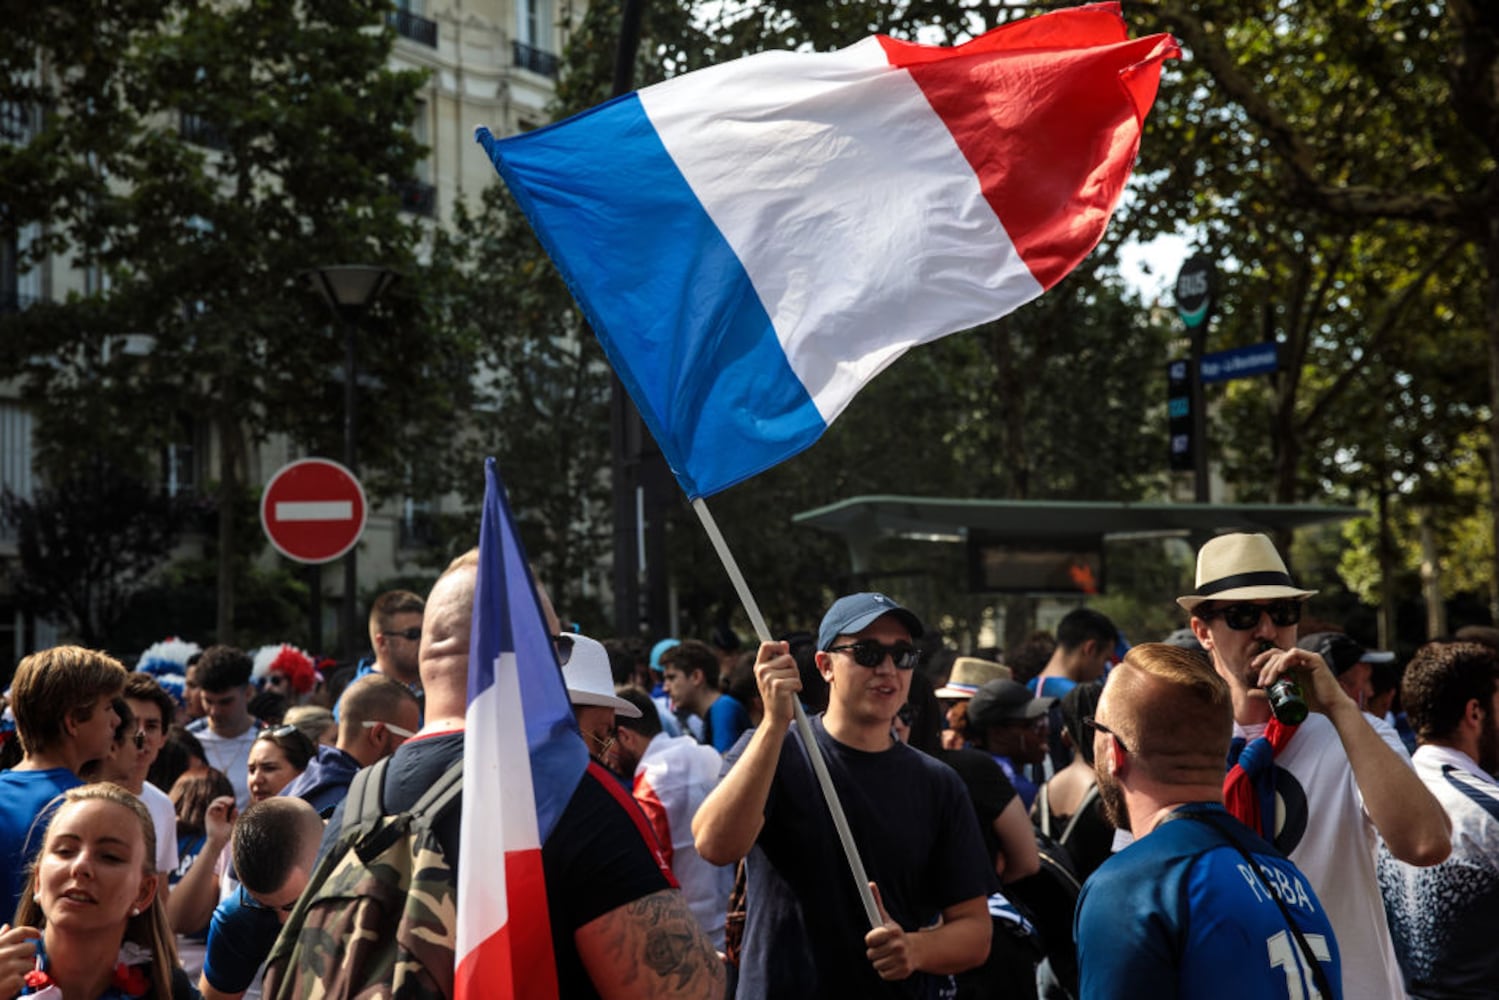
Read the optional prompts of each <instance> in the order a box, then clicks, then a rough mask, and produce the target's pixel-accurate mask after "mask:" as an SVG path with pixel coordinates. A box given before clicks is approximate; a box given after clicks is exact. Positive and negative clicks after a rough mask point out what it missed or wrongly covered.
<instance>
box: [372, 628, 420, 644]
mask: <svg viewBox="0 0 1499 1000" xmlns="http://www.w3.org/2000/svg"><path fill="white" fill-rule="evenodd" d="M380 634H381V635H391V636H399V637H400V638H402V639H405V640H406V641H407V642H420V641H421V638H422V630H421V627H420V626H416V627H413V628H403V629H401V631H399V632H387V631H384V630H381V632H380Z"/></svg>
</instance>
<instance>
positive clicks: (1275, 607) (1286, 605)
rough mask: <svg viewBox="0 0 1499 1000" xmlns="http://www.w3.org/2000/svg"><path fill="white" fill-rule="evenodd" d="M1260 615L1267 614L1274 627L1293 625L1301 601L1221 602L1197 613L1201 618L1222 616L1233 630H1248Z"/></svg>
mask: <svg viewBox="0 0 1499 1000" xmlns="http://www.w3.org/2000/svg"><path fill="white" fill-rule="evenodd" d="M1260 615H1269V616H1270V621H1271V622H1272V623H1273V624H1274V625H1275V627H1276V628H1285V627H1286V626H1287V625H1295V624H1296V623H1297V622H1299V621H1301V602H1300V601H1271V602H1270V603H1269V604H1250V603H1248V602H1247V601H1244V602H1240V603H1238V604H1221V605H1219V606H1218V607H1216V608H1211V609H1209V610H1207V611H1205V612H1199V613H1198V617H1199V618H1203V619H1211V618H1222V619H1223V623H1224V624H1225V625H1227V626H1228V627H1229V628H1231V629H1233V630H1234V631H1235V632H1248V631H1249V630H1250V629H1252V628H1254V627H1255V626H1256V625H1258V624H1259V623H1260Z"/></svg>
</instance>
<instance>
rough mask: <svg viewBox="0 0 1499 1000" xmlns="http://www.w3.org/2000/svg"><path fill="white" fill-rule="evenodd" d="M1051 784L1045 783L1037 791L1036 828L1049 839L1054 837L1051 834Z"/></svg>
mask: <svg viewBox="0 0 1499 1000" xmlns="http://www.w3.org/2000/svg"><path fill="white" fill-rule="evenodd" d="M1049 786H1050V783H1049V782H1048V783H1044V784H1042V785H1041V787H1040V788H1038V789H1036V806H1035V809H1036V828H1037V829H1038V830H1040V831H1041V832H1042V833H1044V834H1046V835H1047V836H1048V837H1051V836H1054V834H1053V833H1052V832H1051V791H1050V787H1049Z"/></svg>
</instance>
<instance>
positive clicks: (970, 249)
mask: <svg viewBox="0 0 1499 1000" xmlns="http://www.w3.org/2000/svg"><path fill="white" fill-rule="evenodd" d="M1178 54H1179V49H1178V46H1177V44H1176V42H1175V41H1174V40H1173V39H1172V38H1171V37H1170V36H1169V35H1153V36H1150V37H1148V38H1140V39H1135V40H1130V38H1129V37H1128V33H1127V31H1126V29H1125V25H1124V21H1123V18H1122V17H1121V15H1120V10H1119V5H1118V4H1117V3H1097V4H1091V5H1086V6H1082V7H1077V8H1072V9H1068V10H1061V11H1056V12H1053V13H1050V14H1045V15H1042V16H1040V17H1035V18H1030V19H1028V20H1024V21H1017V22H1015V23H1013V24H1009V25H1005V26H1003V27H1000V28H997V29H995V30H993V31H991V32H988V33H987V34H985V35H982V36H980V37H979V38H976V39H973V40H972V41H970V42H967V43H965V44H963V45H959V46H956V47H952V48H947V47H935V46H925V45H916V44H912V43H909V42H903V41H899V40H896V39H893V38H888V37H885V36H875V37H871V38H867V39H865V40H864V41H862V42H859V43H858V44H856V45H853V46H850V47H849V48H846V49H842V50H840V51H837V52H827V53H806V52H795V53H793V52H763V53H760V54H758V55H753V56H749V57H747V58H744V59H739V60H736V61H734V62H730V63H725V64H723V65H720V66H714V67H710V68H708V69H703V70H699V71H697V72H694V73H688V74H685V75H683V76H680V77H676V78H674V79H671V80H668V81H666V82H664V83H660V84H657V85H655V86H652V87H647V88H645V89H642V90H640V91H637V92H635V93H633V94H629V95H626V96H624V97H620V98H617V99H615V100H613V101H610V102H609V103H607V104H603V105H600V106H599V107H597V108H593V109H591V110H589V111H586V112H584V113H582V114H580V115H576V116H574V117H572V118H569V119H567V120H566V121H563V122H559V123H558V124H555V125H552V126H549V127H547V128H543V129H539V130H537V131H534V132H527V133H524V134H522V135H517V136H513V137H511V138H507V139H502V140H496V139H495V138H494V137H493V136H492V135H491V134H490V133H489V131H488V130H487V129H482V128H481V129H479V131H478V139H479V141H480V142H481V143H482V144H483V145H484V147H485V149H486V151H487V152H488V153H489V155H490V157H491V159H492V160H493V161H494V163H495V165H496V167H497V168H498V169H499V172H500V174H501V175H502V176H503V177H504V178H505V182H506V183H507V184H508V185H509V187H510V190H511V191H512V192H513V194H514V195H515V198H516V201H517V202H518V203H519V205H520V207H521V209H522V210H523V211H524V212H525V213H526V216H527V218H528V219H529V220H530V222H531V225H532V226H533V227H534V228H535V230H536V232H537V235H538V236H539V237H540V239H541V242H542V245H543V246H544V247H545V248H546V250H547V252H548V253H549V254H550V255H551V257H552V259H553V261H555V262H556V264H557V266H558V268H559V270H560V271H561V272H562V275H563V278H564V279H565V280H566V281H567V284H568V287H569V288H570V289H571V290H572V293H573V296H574V297H575V298H576V299H577V300H578V303H579V305H580V306H581V307H582V309H583V312H584V314H585V315H586V316H587V318H588V321H589V323H590V324H591V325H592V326H593V330H594V333H595V334H597V336H598V338H599V340H600V341H601V342H602V343H603V345H604V351H605V353H606V354H607V355H608V356H609V360H610V362H611V363H612V364H613V366H614V368H615V370H616V371H617V372H618V373H619V377H620V379H621V380H622V381H623V382H624V384H625V386H626V387H627V388H628V390H629V392H630V395H631V397H633V399H634V400H635V405H636V406H637V407H638V408H639V410H640V413H641V416H642V417H643V418H644V420H645V422H646V425H647V426H648V427H650V429H651V433H652V434H653V435H655V438H656V441H657V442H658V443H659V444H660V446H661V450H662V452H663V453H664V454H665V456H666V459H667V461H668V463H669V464H670V466H671V468H672V471H673V472H674V473H675V474H676V476H677V480H678V481H679V482H680V483H681V484H682V487H683V489H685V490H686V491H687V494H688V496H689V497H692V498H696V497H700V496H707V495H709V494H712V493H716V492H718V491H719V490H722V489H725V488H727V487H729V486H732V485H734V484H735V483H737V482H739V481H741V480H743V479H747V478H748V477H750V476H752V475H754V474H755V473H757V472H760V471H762V470H764V469H766V468H768V467H770V466H772V465H774V464H776V463H777V462H780V461H783V460H784V459H786V458H789V457H791V456H792V455H794V454H796V453H797V452H799V451H801V450H803V449H804V448H806V447H808V446H809V445H811V444H812V443H813V442H814V441H816V440H817V438H818V437H819V436H820V435H821V434H822V432H823V431H824V430H825V429H826V428H827V426H828V424H829V423H831V422H832V421H833V419H834V418H835V417H837V415H838V414H839V413H841V412H842V411H843V409H844V407H845V406H847V405H848V403H849V401H850V400H851V399H852V398H853V396H854V394H855V393H856V392H858V390H859V389H860V388H861V387H862V386H863V385H864V384H866V383H867V382H869V381H870V380H871V379H872V378H874V376H875V375H877V374H879V373H880V372H881V371H882V370H884V368H885V367H886V366H887V365H889V364H890V363H891V362H893V361H894V360H895V359H896V358H898V357H899V356H900V355H901V354H903V353H904V352H905V351H906V350H907V349H909V348H910V347H912V346H914V345H916V344H919V343H924V342H927V341H931V340H935V339H937V338H939V337H942V336H945V335H946V334H949V333H953V332H955V331H958V330H963V329H967V328H969V327H972V326H974V325H976V324H979V323H982V322H986V321H988V320H991V319H994V318H996V317H999V316H1002V315H1004V314H1005V313H1008V312H1010V311H1012V310H1014V309H1015V308H1017V307H1018V306H1020V305H1022V304H1024V303H1026V302H1028V301H1030V300H1031V299H1033V298H1035V297H1036V296H1038V295H1040V294H1041V292H1042V291H1043V290H1045V289H1048V288H1050V287H1051V286H1053V285H1055V284H1056V283H1057V282H1058V281H1060V280H1061V279H1062V278H1063V277H1064V276H1065V275H1066V274H1067V273H1068V272H1069V271H1071V270H1072V268H1073V267H1075V266H1076V265H1077V263H1078V262H1079V261H1081V260H1082V259H1083V258H1084V257H1085V256H1087V254H1088V253H1089V252H1090V251H1091V250H1092V249H1093V247H1094V246H1095V245H1097V243H1098V241H1099V240H1100V239H1101V238H1102V236H1103V232H1104V228H1105V226H1106V224H1107V222H1108V219H1109V215H1110V214H1111V213H1112V212H1113V209H1114V206H1115V204H1116V203H1117V202H1118V200H1119V197H1120V194H1121V193H1122V191H1123V189H1124V184H1125V181H1126V180H1127V179H1128V177H1129V173H1130V170H1131V168H1132V167H1133V166H1134V160H1135V154H1136V151H1137V149H1138V147H1139V142H1140V132H1141V128H1142V126H1143V124H1144V120H1145V115H1146V113H1147V112H1148V111H1149V110H1150V107H1151V105H1152V103H1154V101H1155V94H1156V88H1157V85H1158V84H1159V82H1160V72H1161V64H1162V62H1163V61H1164V60H1165V59H1167V58H1171V57H1174V56H1176V55H1178Z"/></svg>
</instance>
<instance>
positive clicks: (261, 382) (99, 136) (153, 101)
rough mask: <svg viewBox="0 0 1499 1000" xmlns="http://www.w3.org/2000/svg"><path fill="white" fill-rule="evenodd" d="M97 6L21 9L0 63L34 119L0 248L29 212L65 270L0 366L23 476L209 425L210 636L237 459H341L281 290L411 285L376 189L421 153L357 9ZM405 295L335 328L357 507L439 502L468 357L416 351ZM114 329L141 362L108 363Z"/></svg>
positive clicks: (235, 494)
mask: <svg viewBox="0 0 1499 1000" xmlns="http://www.w3.org/2000/svg"><path fill="white" fill-rule="evenodd" d="M99 6H100V8H101V9H100V10H96V11H93V12H92V13H91V16H90V17H88V18H84V19H81V20H77V21H76V22H75V21H73V20H72V18H71V14H69V15H68V16H66V17H64V16H63V14H62V13H61V12H62V11H63V8H64V7H67V8H68V9H69V11H71V10H73V9H74V8H76V7H77V5H59V4H41V5H38V6H37V14H36V17H37V24H36V25H33V26H32V27H33V28H34V29H35V30H34V31H31V32H29V33H28V32H22V33H21V36H20V39H19V40H14V39H15V36H14V35H8V38H9V39H12V41H8V42H7V44H6V45H5V46H4V47H3V48H0V56H3V58H4V59H5V60H6V61H5V64H4V66H3V67H0V69H3V78H4V79H6V80H7V81H10V86H11V90H10V91H9V93H8V94H7V97H8V98H9V99H13V100H16V101H20V102H22V103H23V104H24V105H25V106H26V107H29V108H43V109H45V110H46V113H45V114H42V115H38V116H36V119H37V121H38V122H39V125H38V126H37V127H36V128H34V129H32V130H31V131H30V133H29V135H28V136H27V141H25V142H23V143H18V144H17V145H15V146H11V147H6V148H4V149H3V150H0V190H4V191H5V192H7V196H6V198H5V203H6V204H5V209H4V215H3V216H0V229H3V232H0V235H13V234H15V233H16V232H18V227H19V226H21V225H24V224H26V223H27V222H30V221H45V222H46V223H47V225H48V226H49V227H50V228H49V230H48V232H49V235H50V239H49V240H48V241H47V244H46V249H47V250H48V251H59V252H60V251H63V250H64V248H65V252H66V254H67V259H68V260H69V262H70V263H71V264H72V265H73V266H74V267H76V268H77V269H78V270H79V271H80V272H81V273H83V274H85V275H87V276H89V281H88V282H86V283H85V284H84V286H83V288H82V289H81V290H80V291H78V292H76V293H73V294H71V295H69V296H68V297H67V299H66V300H63V301H57V302H53V303H50V304H48V305H46V306H44V307H42V308H35V309H31V310H27V311H25V312H22V313H20V314H17V315H11V316H6V317H3V319H0V344H3V345H4V346H3V347H0V351H4V352H5V360H6V361H7V362H10V363H11V364H10V365H7V366H6V367H8V368H9V370H13V371H24V383H23V384H24V391H25V398H26V400H27V402H28V403H29V404H30V405H31V407H33V409H34V410H35V412H36V413H37V415H38V417H39V419H38V422H37V426H38V436H39V439H40V440H39V448H38V451H39V465H40V467H41V472H42V474H43V476H44V477H47V478H53V479H57V478H60V477H61V476H62V475H64V474H65V473H66V471H67V470H68V468H69V467H70V466H71V464H72V463H73V462H75V461H77V460H78V456H80V455H88V454H103V455H112V456H113V455H121V456H133V459H132V460H134V461H137V462H140V461H150V460H151V458H152V457H153V452H154V449H155V448H156V447H158V446H160V445H161V444H164V443H167V442H168V441H169V440H170V434H171V433H172V432H173V429H175V428H176V427H177V426H178V425H179V423H180V419H179V418H180V416H181V415H183V414H186V415H188V416H189V417H190V418H191V419H192V420H193V421H197V422H199V423H201V424H206V425H208V426H210V427H211V428H212V431H213V434H212V437H213V440H214V441H215V443H216V449H215V452H216V457H217V466H216V469H215V478H216V480H217V482H216V485H215V486H214V492H215V495H216V497H217V499H218V502H219V507H220V513H221V515H224V516H221V517H220V519H219V523H220V535H219V539H218V547H217V551H218V556H219V576H218V585H217V590H218V614H217V622H218V625H217V631H218V633H219V634H220V635H228V634H230V633H231V632H232V629H233V613H234V606H235V594H234V583H235V580H236V578H237V576H239V575H242V574H243V572H244V571H245V563H246V558H245V557H246V554H245V553H243V552H242V551H240V550H238V548H237V547H236V544H235V540H236V533H235V530H234V524H233V520H234V519H233V518H231V517H230V516H229V515H230V514H231V513H233V514H236V515H242V514H243V513H244V512H245V511H246V508H244V507H241V506H239V505H238V503H237V501H238V499H239V498H241V497H242V495H243V493H244V491H245V488H246V484H247V483H249V482H250V475H251V466H250V463H251V461H252V455H253V454H254V452H255V446H257V445H259V444H261V443H264V442H266V441H267V440H269V439H270V438H271V437H272V436H273V435H285V436H287V437H288V438H290V439H291V440H292V441H293V442H295V443H296V444H297V445H299V446H301V447H304V448H306V449H308V450H309V451H311V452H314V453H322V454H328V455H339V454H341V447H340V445H339V442H340V440H341V437H340V428H341V417H342V411H343V405H342V387H341V385H340V382H339V380H340V378H341V371H340V368H341V363H342V360H343V356H344V351H343V343H344V342H343V333H342V331H340V330H336V329H330V326H331V324H332V317H331V316H330V315H329V312H328V309H327V307H326V306H325V305H324V304H323V303H322V302H321V301H319V300H318V299H317V297H316V296H314V295H313V294H312V293H311V292H310V291H308V290H307V288H306V286H305V283H304V282H303V280H302V275H303V274H304V273H305V272H306V271H308V269H310V268H314V267H317V266H322V265H329V264H341V263H349V262H356V263H375V264H380V265H383V266H386V267H389V268H392V269H393V270H396V271H398V272H404V273H407V274H410V275H413V276H414V275H415V274H416V272H417V270H418V265H417V247H418V244H419V241H420V240H421V238H422V235H423V233H422V229H421V227H420V225H419V224H418V223H417V221H416V220H414V219H413V218H411V217H410V216H407V215H404V214H403V213H402V212H401V210H400V200H399V195H398V193H397V188H398V186H399V185H400V184H401V183H403V182H405V181H407V180H408V179H409V178H410V177H411V176H412V175H413V173H414V167H415V164H416V160H417V157H418V156H419V155H421V152H422V151H421V149H420V148H419V146H418V145H417V143H416V142H415V140H414V139H413V138H412V135H411V132H410V130H409V128H408V127H407V123H408V122H409V121H410V120H411V118H412V116H413V114H414V112H415V107H416V104H415V99H416V93H417V90H418V88H419V87H420V85H421V82H422V76H421V74H419V73H416V72H413V71H398V70H393V69H391V68H390V66H389V64H388V60H389V54H390V47H391V44H392V39H393V37H394V35H393V32H392V30H391V29H390V28H388V27H386V26H385V24H384V18H385V13H386V8H385V5H383V4H379V3H374V2H371V0H330V2H327V3H319V4H313V5H307V4H300V3H296V2H294V0H263V2H257V3H254V4H229V5H224V4H207V3H198V2H192V0H179V2H172V3H168V4H151V5H145V4H141V5H129V4H127V5H124V6H123V7H121V6H120V5H99ZM105 7H108V8H110V9H108V10H106V9H104V8H105ZM93 15H97V16H93ZM49 18H53V19H58V18H61V20H62V21H66V22H67V23H69V24H71V25H72V29H71V31H64V30H60V29H58V28H57V27H56V23H59V22H55V21H54V20H48V19H49ZM18 81H19V82H20V83H23V84H24V85H25V86H24V88H23V87H19V86H18ZM80 81H83V82H87V83H89V86H87V87H84V86H82V84H81V83H80ZM101 124H102V126H103V127H100V126H101ZM12 191H15V192H18V193H30V192H37V193H39V194H41V195H45V196H46V197H44V198H39V199H37V200H34V201H33V200H29V199H28V200H25V201H24V202H23V201H22V200H21V199H20V198H12V197H11V196H10V192H12ZM419 288H420V282H413V283H411V284H408V285H407V286H406V287H405V288H402V287H400V286H398V287H397V290H396V292H395V293H394V294H392V295H390V296H387V297H386V298H385V299H383V300H382V301H381V303H379V306H378V308H377V309H376V311H374V312H373V313H372V314H371V315H369V316H367V317H364V318H363V320H362V322H361V324H360V330H361V339H360V343H359V349H358V353H359V367H360V370H361V375H362V376H364V378H363V379H362V380H361V383H360V392H361V395H362V396H363V400H362V402H361V405H360V407H359V412H360V419H359V438H360V448H359V452H360V457H361V464H362V468H361V470H360V471H361V473H362V477H363V478H364V480H365V482H366V487H367V489H368V491H369V492H370V493H371V494H372V495H374V496H375V497H380V496H390V495H393V494H394V495H401V494H416V495H435V494H436V493H440V492H441V490H442V489H443V488H445V487H446V485H447V483H448V482H450V479H451V471H452V470H451V467H450V464H449V463H448V462H447V461H445V459H446V458H448V457H449V456H450V455H451V454H452V450H451V447H450V445H451V443H452V439H453V435H452V433H451V428H452V426H453V424H454V422H455V415H456V414H457V413H459V412H462V410H463V409H464V408H465V406H466V404H467V401H468V397H469V389H468V378H467V374H468V370H469V367H470V362H471V350H470V345H468V344H467V343H465V342H462V341H460V340H452V339H447V340H444V339H437V338H433V337H432V336H430V335H429V331H428V329H427V324H426V323H425V321H424V312H423V310H424V309H425V304H424V302H423V301H422V298H421V295H420V292H419ZM123 334H132V335H134V336H133V337H132V338H131V342H132V343H134V344H136V345H138V346H139V345H145V346H146V348H147V349H144V350H137V351H135V352H122V351H120V350H119V346H120V343H121V335H123ZM260 471H262V472H263V471H266V470H260ZM248 509H249V511H250V516H252V517H253V508H248ZM163 554H165V553H163Z"/></svg>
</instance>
